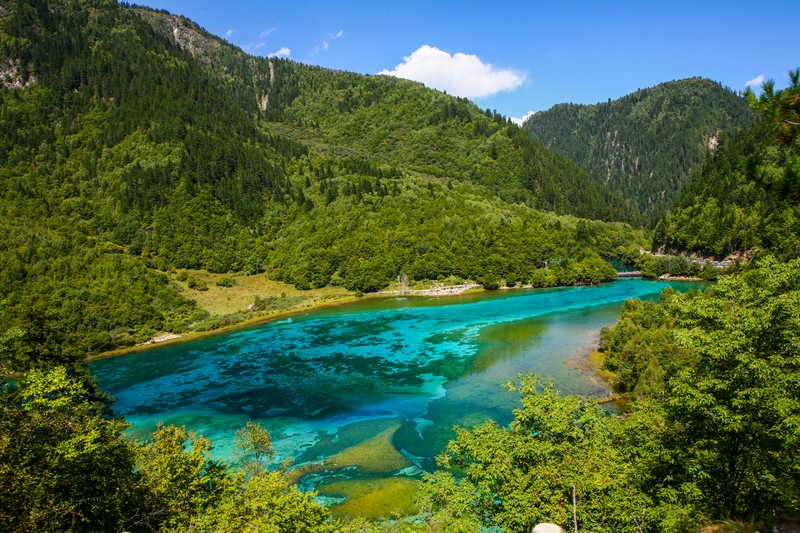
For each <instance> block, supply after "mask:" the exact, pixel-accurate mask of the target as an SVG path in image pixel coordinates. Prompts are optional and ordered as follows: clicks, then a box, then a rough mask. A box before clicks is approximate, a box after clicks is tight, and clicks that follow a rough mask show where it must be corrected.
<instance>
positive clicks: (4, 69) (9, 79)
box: [0, 59, 36, 89]
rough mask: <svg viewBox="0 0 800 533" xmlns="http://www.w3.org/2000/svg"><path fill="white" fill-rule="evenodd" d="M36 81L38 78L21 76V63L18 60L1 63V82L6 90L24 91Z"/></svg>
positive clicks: (7, 60)
mask: <svg viewBox="0 0 800 533" xmlns="http://www.w3.org/2000/svg"><path fill="white" fill-rule="evenodd" d="M35 81H36V77H34V76H32V75H31V76H28V77H25V78H23V76H22V74H20V63H19V60H18V59H6V60H5V61H0V82H2V83H3V87H5V88H6V89H24V88H25V87H27V86H28V85H31V84H32V83H34V82H35Z"/></svg>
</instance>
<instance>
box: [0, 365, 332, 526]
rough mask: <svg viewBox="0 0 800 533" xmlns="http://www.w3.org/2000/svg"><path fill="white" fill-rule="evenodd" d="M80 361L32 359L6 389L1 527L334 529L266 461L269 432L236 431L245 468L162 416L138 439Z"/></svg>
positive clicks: (1, 401) (0, 452) (322, 511)
mask: <svg viewBox="0 0 800 533" xmlns="http://www.w3.org/2000/svg"><path fill="white" fill-rule="evenodd" d="M110 404H111V402H110V401H109V400H108V398H107V397H105V396H104V395H103V394H102V393H100V392H99V391H98V390H97V389H96V387H95V385H94V383H93V382H92V381H91V380H90V378H89V377H88V375H87V374H86V373H85V371H82V370H79V369H68V368H66V367H63V366H59V367H56V368H54V369H52V370H49V371H39V370H32V371H30V372H28V373H26V374H25V375H24V376H22V377H20V378H19V380H18V381H17V382H15V383H6V384H4V386H3V388H2V389H0V420H2V424H0V477H2V479H3V483H0V529H2V530H3V531H21V532H23V531H24V532H27V531H30V532H38V531H75V532H78V531H86V532H93V531H123V530H124V531H187V530H190V531H220V530H226V531H271V532H287V533H289V532H295V531H306V532H316V531H330V530H332V529H335V527H336V526H335V524H333V523H331V522H330V521H329V513H328V511H327V509H326V508H324V507H322V506H320V505H318V504H316V503H315V502H314V496H315V494H313V493H301V492H299V491H298V490H297V488H296V487H292V486H290V485H289V484H288V482H287V481H286V480H285V478H284V477H283V475H282V473H281V472H270V471H267V470H266V468H265V461H266V460H268V459H269V458H271V457H272V456H273V452H272V448H271V440H270V439H269V434H268V433H267V432H266V431H265V430H263V429H261V427H260V426H257V425H255V424H250V423H249V424H248V425H247V427H245V428H243V429H242V430H241V431H240V432H238V435H239V437H240V441H241V442H240V444H241V445H242V449H241V454H242V456H243V457H246V464H245V465H244V468H245V471H246V472H247V473H249V474H250V475H245V471H238V470H235V469H232V468H230V467H228V466H226V465H224V464H222V463H218V462H216V461H213V460H212V459H211V458H210V456H209V453H208V452H209V450H210V448H211V442H210V441H208V440H207V439H204V438H202V437H201V436H197V435H194V434H190V433H188V432H187V431H186V429H185V428H183V427H173V426H167V427H160V428H159V429H158V430H157V431H156V432H155V433H154V434H153V435H152V436H151V439H150V440H149V441H147V442H143V443H133V442H131V441H129V440H128V439H127V438H125V437H123V436H122V433H121V432H122V430H123V429H124V428H125V427H126V424H125V423H124V422H122V421H121V420H119V419H116V418H114V417H113V416H112V415H111V412H110Z"/></svg>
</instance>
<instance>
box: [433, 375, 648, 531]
mask: <svg viewBox="0 0 800 533" xmlns="http://www.w3.org/2000/svg"><path fill="white" fill-rule="evenodd" d="M511 388H514V387H511ZM518 388H519V392H520V399H521V402H522V407H521V408H519V409H516V410H515V411H514V421H513V422H512V423H511V425H510V426H509V427H502V426H499V425H498V424H496V423H494V422H487V423H485V424H483V425H480V426H478V427H476V428H474V429H472V430H467V429H458V430H457V435H456V439H455V440H453V441H452V442H451V443H450V444H449V445H448V447H447V452H446V453H445V454H443V455H442V456H441V457H440V458H439V462H440V464H441V465H442V466H445V467H449V468H455V469H457V470H459V471H462V472H463V474H464V477H463V479H461V480H459V481H456V480H455V478H453V476H452V475H451V474H450V473H442V472H440V473H436V474H434V475H431V476H428V477H427V478H426V483H425V487H424V488H423V492H422V496H421V500H420V501H421V503H422V504H423V505H424V506H426V507H427V510H429V511H430V512H431V513H432V516H431V521H432V523H441V524H442V525H444V526H446V527H445V528H444V529H443V530H449V529H448V527H452V526H457V527H458V528H461V529H462V530H470V529H471V528H473V527H474V526H476V525H477V524H480V525H483V526H490V525H496V526H499V527H501V528H502V529H503V530H504V531H530V530H531V528H532V527H533V526H534V525H535V524H537V523H539V522H555V523H559V524H562V525H564V526H570V528H571V526H572V525H573V524H574V517H573V511H574V512H575V514H576V515H577V521H578V523H579V525H580V530H581V531H620V532H624V531H636V529H635V522H634V518H633V516H634V515H635V514H636V513H637V512H640V511H641V509H642V508H644V507H645V505H646V502H645V500H644V499H643V498H642V497H641V496H639V495H637V494H635V493H634V492H633V491H632V490H631V487H630V484H629V474H630V465H629V464H628V463H627V462H626V461H625V460H624V458H623V457H622V455H621V454H620V453H619V451H618V449H617V448H616V447H615V445H614V440H615V439H614V435H615V432H616V431H617V428H616V425H617V422H616V421H615V420H614V419H611V418H609V417H608V416H607V415H606V413H605V412H604V411H603V410H602V409H601V408H600V407H599V406H597V405H595V404H594V403H593V402H592V401H591V400H589V399H584V398H580V397H578V396H562V395H561V394H560V393H559V392H558V391H557V390H555V387H554V386H553V384H552V383H551V382H546V383H542V382H541V381H540V380H539V378H538V377H536V376H534V375H529V376H525V377H524V378H522V380H521V382H520V383H519V385H518ZM573 490H574V491H575V502H576V505H575V509H573Z"/></svg>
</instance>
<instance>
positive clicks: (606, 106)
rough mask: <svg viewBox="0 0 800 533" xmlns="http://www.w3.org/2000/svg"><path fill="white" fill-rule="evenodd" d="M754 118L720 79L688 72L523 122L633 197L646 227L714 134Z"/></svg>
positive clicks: (595, 176)
mask: <svg viewBox="0 0 800 533" xmlns="http://www.w3.org/2000/svg"><path fill="white" fill-rule="evenodd" d="M752 121H753V116H752V113H751V112H750V111H749V110H748V108H747V105H746V102H745V100H744V99H743V98H740V97H739V96H737V95H736V94H734V93H733V92H732V91H730V90H729V89H726V88H724V87H722V86H721V85H719V84H718V83H714V82H712V81H710V80H707V79H703V78H691V79H685V80H678V81H672V82H668V83H662V84H660V85H657V86H655V87H652V88H648V89H642V90H640V91H637V92H635V93H633V94H630V95H627V96H624V97H622V98H620V99H618V100H614V101H609V102H607V103H600V104H595V105H573V104H561V105H557V106H555V107H553V108H552V109H549V110H547V111H543V112H541V113H536V114H535V115H533V116H532V117H531V118H530V119H528V121H527V122H526V123H525V125H524V127H525V129H527V130H528V131H529V132H530V133H531V134H532V135H533V136H534V137H535V138H536V139H539V140H540V141H541V142H542V143H544V145H545V146H547V147H548V148H552V149H553V150H555V151H557V152H559V153H561V154H564V155H566V156H567V157H569V158H571V159H572V160H573V161H575V162H576V163H578V165H580V166H581V168H583V169H585V170H586V171H587V173H588V174H589V175H590V176H591V177H592V178H593V179H594V180H596V181H597V182H600V183H604V184H608V186H609V187H610V188H611V189H612V190H614V191H618V192H621V193H622V194H623V195H624V197H625V198H629V199H631V201H632V203H633V204H634V205H635V206H636V207H637V208H638V211H639V212H640V213H641V214H642V216H643V220H644V221H645V222H646V223H648V224H650V225H652V224H655V222H656V221H657V220H658V219H659V218H660V217H661V216H663V214H664V212H665V211H666V210H667V209H669V208H670V207H672V205H673V203H674V202H675V200H676V198H677V197H678V193H679V191H680V190H681V189H682V188H683V187H684V186H685V185H686V184H687V183H688V182H689V181H690V178H691V173H692V170H693V169H694V167H696V166H697V165H698V164H700V163H701V162H702V161H703V159H704V158H705V157H706V154H707V153H708V152H709V151H711V150H713V147H714V146H715V145H716V143H717V142H718V141H719V139H720V138H721V137H725V136H728V135H732V134H734V133H735V132H736V131H737V130H738V129H739V128H742V127H745V126H748V125H750V124H751V123H752Z"/></svg>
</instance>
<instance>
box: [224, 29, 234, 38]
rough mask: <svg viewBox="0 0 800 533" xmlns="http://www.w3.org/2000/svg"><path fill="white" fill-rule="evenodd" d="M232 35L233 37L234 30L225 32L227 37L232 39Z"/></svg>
mask: <svg viewBox="0 0 800 533" xmlns="http://www.w3.org/2000/svg"><path fill="white" fill-rule="evenodd" d="M231 35H233V30H228V31H226V32H225V37H226V38H228V39H230V37H231Z"/></svg>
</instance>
